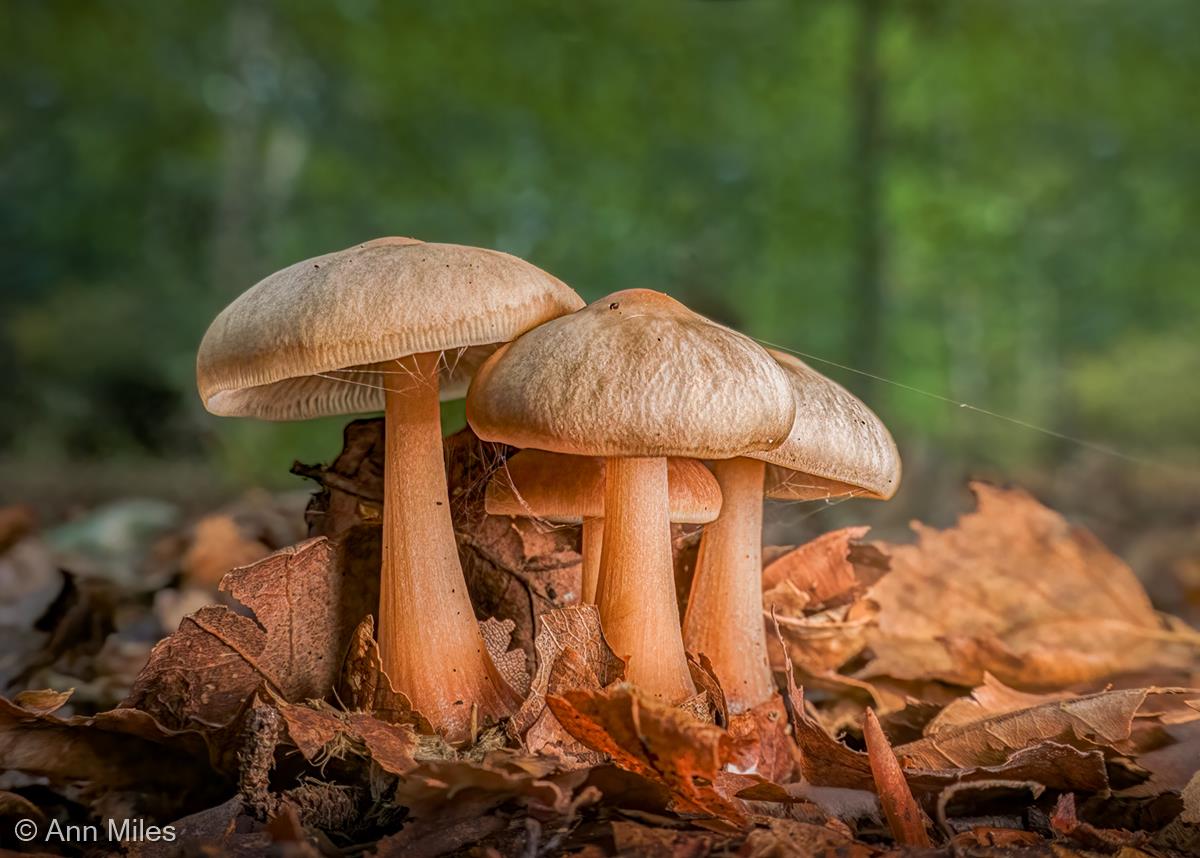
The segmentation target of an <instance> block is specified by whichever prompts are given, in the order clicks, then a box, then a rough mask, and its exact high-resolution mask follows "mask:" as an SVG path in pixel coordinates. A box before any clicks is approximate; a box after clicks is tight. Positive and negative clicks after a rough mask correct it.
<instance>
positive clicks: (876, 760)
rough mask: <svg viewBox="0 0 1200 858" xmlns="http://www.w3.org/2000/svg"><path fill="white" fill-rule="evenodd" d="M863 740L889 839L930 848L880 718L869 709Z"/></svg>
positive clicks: (927, 837) (915, 806)
mask: <svg viewBox="0 0 1200 858" xmlns="http://www.w3.org/2000/svg"><path fill="white" fill-rule="evenodd" d="M863 738H864V739H865V740H866V743H867V760H868V762H869V763H870V765H871V776H872V777H873V778H874V780H875V792H876V793H877V794H878V795H879V803H880V805H882V806H883V815H884V816H885V817H887V822H888V828H889V829H890V830H891V832H892V837H893V838H894V839H895V841H896V842H897V843H899V844H900V845H902V846H930V845H932V844H931V843H930V840H929V834H928V832H927V831H926V830H925V816H924V814H922V813H921V809H920V808H919V807H917V802H916V800H915V799H914V798H913V794H912V790H910V789H909V788H908V782H907V781H905V780H904V772H903V770H902V769H901V768H900V763H899V762H897V761H896V755H895V754H894V753H893V752H892V746H891V744H889V742H888V740H887V736H885V735H883V729H882V728H881V727H880V726H879V719H878V718H877V717H875V713H874V712H873V711H872V710H870V709H868V710H867V717H866V720H865V721H864V722H863Z"/></svg>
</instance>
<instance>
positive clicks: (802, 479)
mask: <svg viewBox="0 0 1200 858" xmlns="http://www.w3.org/2000/svg"><path fill="white" fill-rule="evenodd" d="M770 352H771V356H772V357H774V358H775V360H777V361H778V362H779V365H780V366H782V367H783V368H784V370H785V371H786V372H787V374H788V378H789V379H790V380H791V384H792V387H793V389H794V390H795V396H796V420H795V422H794V423H793V424H792V431H791V432H790V433H789V434H788V438H787V440H786V441H784V442H783V444H781V445H780V446H779V447H777V448H776V449H774V450H770V451H768V452H765V453H749V454H748V455H749V456H750V457H751V458H755V459H762V460H763V461H764V462H767V463H768V464H769V465H770V467H768V468H767V474H766V483H765V484H766V494H767V497H771V498H776V499H778V500H816V499H819V498H828V497H838V496H846V495H854V496H856V497H868V498H876V499H879V500H887V499H888V498H890V497H891V496H892V495H894V494H895V493H896V489H897V488H899V486H900V453H899V451H897V450H896V442H895V441H893V440H892V436H891V433H889V432H888V430H887V427H886V426H884V425H883V422H882V421H881V420H880V419H879V418H878V417H876V416H875V412H873V411H872V410H871V409H870V408H868V407H867V406H866V405H864V404H863V402H862V401H861V400H860V399H858V398H857V397H856V396H854V395H853V394H852V393H850V392H849V391H848V390H846V388H844V387H842V386H841V385H840V384H838V383H837V382H835V381H832V380H830V379H828V378H826V377H825V376H823V375H821V374H820V373H819V372H817V371H816V370H814V369H813V368H812V367H810V366H809V365H808V364H806V363H805V362H804V361H802V360H800V359H799V358H796V357H793V356H792V355H790V354H786V353H785V352H780V351H775V350H770Z"/></svg>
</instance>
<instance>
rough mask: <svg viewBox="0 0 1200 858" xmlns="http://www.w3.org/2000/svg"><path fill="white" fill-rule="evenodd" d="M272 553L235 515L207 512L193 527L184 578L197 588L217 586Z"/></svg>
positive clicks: (184, 560)
mask: <svg viewBox="0 0 1200 858" xmlns="http://www.w3.org/2000/svg"><path fill="white" fill-rule="evenodd" d="M270 553H271V549H270V548H269V547H267V546H266V545H264V544H263V543H262V542H260V541H258V540H257V539H253V538H251V537H248V536H246V535H245V534H244V533H242V529H241V528H240V527H239V526H238V523H237V522H236V521H234V519H233V516H231V515H227V514H221V513H217V514H214V515H207V516H205V517H204V518H202V519H200V520H199V521H197V522H196V524H195V525H194V526H193V528H192V540H191V544H190V545H189V546H188V547H187V550H186V551H185V552H184V555H183V557H182V558H180V561H179V566H180V569H181V571H182V572H183V577H184V580H185V581H187V582H188V583H189V584H192V585H193V586H196V587H203V588H206V589H213V590H215V589H216V588H217V585H219V584H220V583H221V579H222V578H223V577H225V573H226V572H228V571H229V570H231V569H236V568H238V567H240V566H248V565H250V564H251V563H253V562H254V561H256V560H261V559H262V558H263V557H266V556H267V555H268V554H270Z"/></svg>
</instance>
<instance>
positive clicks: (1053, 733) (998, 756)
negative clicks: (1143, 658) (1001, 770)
mask: <svg viewBox="0 0 1200 858" xmlns="http://www.w3.org/2000/svg"><path fill="white" fill-rule="evenodd" d="M1198 695H1200V692H1198V691H1195V690H1190V689H1154V688H1136V689H1130V690H1123V691H1104V692H1100V693H1099V694H1089V695H1086V696H1083V697H1074V698H1070V699H1067V700H1053V701H1051V702H1048V703H1042V704H1040V705H1038V706H1034V707H1032V708H1029V709H1021V710H1018V711H1015V712H1004V713H1002V714H1000V715H995V716H992V717H989V718H983V719H981V720H978V721H970V722H968V723H965V724H961V725H959V726H957V727H948V728H946V729H944V730H941V731H939V732H937V733H936V734H934V735H931V736H928V737H926V738H924V739H918V740H917V741H915V742H909V743H908V744H906V745H901V746H900V747H898V748H896V755H897V756H898V757H899V758H900V759H901V760H902V761H903V762H904V764H905V766H906V767H909V766H912V767H917V768H927V769H942V768H966V767H971V766H996V765H1000V764H1002V763H1004V762H1005V761H1007V760H1008V759H1010V758H1011V757H1012V755H1013V754H1014V753H1015V752H1017V751H1021V750H1025V749H1028V748H1030V747H1033V746H1036V745H1038V744H1040V743H1042V742H1054V743H1056V744H1062V745H1070V746H1071V747H1075V748H1078V749H1080V750H1085V751H1086V750H1091V749H1100V750H1107V751H1120V752H1126V751H1136V748H1132V747H1130V746H1129V744H1128V742H1129V739H1130V737H1131V736H1132V734H1133V731H1134V719H1135V718H1136V717H1141V718H1155V717H1158V713H1159V712H1161V711H1162V709H1163V708H1164V707H1165V708H1170V707H1171V706H1172V704H1175V706H1176V707H1177V711H1178V709H1179V708H1186V706H1185V700H1186V699H1187V698H1194V697H1196V696H1198Z"/></svg>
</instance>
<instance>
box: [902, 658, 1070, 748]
mask: <svg viewBox="0 0 1200 858" xmlns="http://www.w3.org/2000/svg"><path fill="white" fill-rule="evenodd" d="M1076 696H1077V695H1075V694H1072V693H1071V692H1068V691H1060V692H1057V693H1054V694H1028V693H1026V692H1024V691H1017V690H1016V689H1015V688H1009V687H1008V686H1007V685H1005V684H1004V683H1003V682H1001V681H1000V680H998V679H996V677H994V676H992V675H991V674H990V673H984V675H983V685H981V686H979V687H978V688H976V689H974V690H973V691H972V692H971V694H970V696H968V697H960V698H958V699H957V700H955V701H954V702H952V703H950V704H949V705H948V706H946V708H944V709H943V710H942V711H941V712H939V713H938V714H937V715H936V716H935V717H934V718H933V720H931V721H930V722H929V723H928V724H927V725H926V726H925V731H924V732H925V735H926V736H936V735H937V734H938V733H942V732H945V731H946V730H949V729H951V728H954V727H961V726H963V725H965V724H970V723H971V722H973V721H982V720H984V719H985V718H993V717H995V716H997V715H1003V714H1005V713H1007V712H1017V711H1019V710H1021V709H1030V708H1032V707H1035V706H1040V705H1041V704H1043V703H1053V702H1055V701H1058V700H1066V699H1068V698H1071V697H1076Z"/></svg>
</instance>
